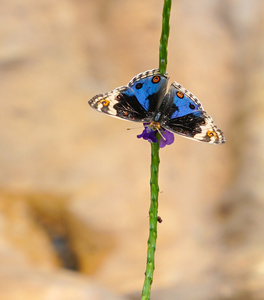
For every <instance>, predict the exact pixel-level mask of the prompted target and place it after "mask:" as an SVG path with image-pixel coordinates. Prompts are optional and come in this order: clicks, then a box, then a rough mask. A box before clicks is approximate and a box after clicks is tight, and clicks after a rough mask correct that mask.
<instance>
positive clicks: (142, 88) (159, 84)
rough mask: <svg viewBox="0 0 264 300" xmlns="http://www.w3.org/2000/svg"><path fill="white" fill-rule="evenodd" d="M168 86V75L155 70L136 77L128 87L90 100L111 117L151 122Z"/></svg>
mask: <svg viewBox="0 0 264 300" xmlns="http://www.w3.org/2000/svg"><path fill="white" fill-rule="evenodd" d="M167 84H168V78H167V76H166V75H163V76H162V75H161V74H160V72H159V70H158V69H153V70H149V71H146V72H144V73H140V74H138V75H137V76H135V77H134V78H133V79H132V80H131V81H130V82H129V83H128V85H127V86H122V87H119V88H116V89H114V90H113V91H111V92H109V93H105V94H101V95H97V96H95V97H93V98H92V99H91V100H89V104H90V106H91V107H92V108H94V109H96V110H98V111H100V112H103V113H106V114H109V115H111V116H114V117H117V118H121V119H125V120H130V121H136V122H150V121H151V120H152V118H153V115H154V113H155V111H156V110H157V108H158V105H159V103H160V102H161V101H162V99H163V97H164V95H165V93H166V88H167Z"/></svg>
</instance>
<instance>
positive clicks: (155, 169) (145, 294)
mask: <svg viewBox="0 0 264 300" xmlns="http://www.w3.org/2000/svg"><path fill="white" fill-rule="evenodd" d="M157 136H159V137H158V143H151V168H150V170H151V177H150V195H151V196H150V198H151V203H150V209H149V238H148V250H147V265H146V272H145V281H144V285H143V289H142V296H141V300H148V299H150V291H151V285H152V281H153V273H154V269H155V262H154V256H155V250H156V241H157V221H158V197H159V185H158V174H159V162H160V159H159V142H160V135H159V133H157Z"/></svg>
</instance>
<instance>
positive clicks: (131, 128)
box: [127, 126, 142, 130]
mask: <svg viewBox="0 0 264 300" xmlns="http://www.w3.org/2000/svg"><path fill="white" fill-rule="evenodd" d="M139 128H142V126H140V127H139V126H138V127H130V128H127V130H133V129H139Z"/></svg>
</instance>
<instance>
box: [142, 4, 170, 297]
mask: <svg viewBox="0 0 264 300" xmlns="http://www.w3.org/2000/svg"><path fill="white" fill-rule="evenodd" d="M170 10H171V0H164V5H163V13H162V30H161V37H160V48H159V70H160V73H161V74H162V75H163V74H164V73H165V72H166V69H167V55H168V51H167V47H168V39H169V31H170ZM156 136H157V138H158V143H151V167H150V170H151V177H150V200H151V203H150V208H149V238H148V250H147V265H146V272H145V280H144V285H143V289H142V295H141V300H149V299H150V292H151V285H152V281H153V273H154V270H155V251H156V242H157V222H158V197H159V184H158V175H159V163H160V159H159V149H160V146H159V145H160V134H159V133H157V135H156Z"/></svg>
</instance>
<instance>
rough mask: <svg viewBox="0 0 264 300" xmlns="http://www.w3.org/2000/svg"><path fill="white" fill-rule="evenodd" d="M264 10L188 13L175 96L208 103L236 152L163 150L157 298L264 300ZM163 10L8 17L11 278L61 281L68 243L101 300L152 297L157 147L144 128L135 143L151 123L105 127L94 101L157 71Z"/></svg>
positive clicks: (0, 116)
mask: <svg viewBox="0 0 264 300" xmlns="http://www.w3.org/2000/svg"><path fill="white" fill-rule="evenodd" d="M263 5H264V4H263V3H262V2H261V1H257V0H251V1H249V0H248V1H232V2H230V1H222V0H221V1H220V0H219V1H211V2H209V1H206V0H201V1H197V2H194V1H190V0H185V1H181V2H179V1H173V6H172V12H171V33H170V40H169V58H168V62H169V63H168V72H169V75H170V77H171V81H173V80H176V81H178V82H181V83H182V84H183V85H184V86H185V87H186V88H188V89H189V90H191V91H192V92H193V93H194V94H195V95H196V96H198V98H199V99H200V100H201V101H202V103H203V106H204V107H205V109H206V110H207V111H208V112H209V113H210V114H211V115H212V116H213V118H214V120H215V122H216V124H217V125H218V126H219V127H220V128H221V129H222V130H223V131H224V132H225V134H226V138H227V143H226V144H225V145H224V146H221V147H214V146H211V145H206V144H202V143H195V142H193V141H190V140H187V139H183V138H181V137H175V139H176V141H175V143H174V144H173V145H172V146H170V147H167V148H165V149H163V150H162V151H161V166H160V177H159V178H160V190H161V194H160V206H159V214H160V216H161V217H162V219H163V222H162V223H161V224H159V232H158V247H157V250H158V251H157V255H156V272H155V277H154V285H153V288H154V290H155V289H156V290H158V289H160V291H164V293H165V290H168V294H167V295H171V294H169V293H170V291H175V295H181V299H185V298H186V299H187V296H186V295H190V294H189V293H188V288H189V287H191V286H194V287H197V286H199V285H200V284H201V286H202V287H203V288H204V289H205V293H204V295H205V296H204V297H206V299H214V297H213V295H214V294H213V293H214V289H215V286H217V287H219V291H220V292H219V295H220V296H221V297H222V298H223V299H239V300H241V299H243V298H242V296H241V297H240V298H239V297H238V296H236V295H247V296H246V297H247V298H246V299H247V300H249V299H251V298H252V299H264V297H262V298H261V296H263V289H262V287H261V284H260V283H261V282H263V279H264V278H263V274H264V273H263V261H264V256H263V253H264V252H263V245H264V240H263V229H264V228H263V227H264V221H263V220H264V216H263V215H264V213H263V211H264V204H263V195H264V190H263V181H264V172H263V169H264V156H263V145H264V136H263V124H264V118H263V111H264V107H263V103H264V102H263V101H262V99H263V94H264V92H263V78H264V74H263V55H262V54H263V36H264V35H263V19H264V18H263V13H264V7H263ZM161 10H162V1H158V0H147V1H139V0H134V1H128V0H114V1H107V0H99V1H98V0H97V1H95V0H91V1H73V0H69V1H57V2H54V3H53V2H52V3H51V2H50V1H47V0H40V1H32V0H28V1H21V2H20V3H17V2H16V1H13V0H11V1H6V2H4V1H3V2H1V4H0V22H1V26H0V45H1V47H0V101H1V109H0V128H1V129H0V187H1V190H2V191H4V194H5V195H6V194H8V195H16V199H18V200H16V201H14V202H13V201H9V200H6V199H5V200H4V201H1V203H0V205H1V208H2V213H1V215H2V216H1V219H2V220H0V222H2V223H1V224H0V229H1V232H0V233H1V236H0V243H1V244H0V247H1V249H2V250H1V253H3V255H1V258H0V261H1V262H3V265H4V266H5V267H8V266H10V269H12V270H13V269H15V270H16V266H17V268H18V270H19V271H18V272H20V266H21V268H22V266H23V268H25V270H26V269H27V268H29V267H30V268H31V267H32V266H33V268H36V272H37V271H38V270H39V268H40V269H41V270H42V269H43V268H46V269H48V270H50V271H49V272H53V270H55V271H54V272H57V271H56V270H58V269H59V267H60V265H61V259H60V260H59V257H58V256H59V255H58V253H57V252H56V251H57V250H56V249H55V248H56V247H55V243H54V241H53V240H52V238H53V236H52V234H51V233H50V230H51V229H52V230H54V232H55V233H56V234H58V235H59V237H63V238H65V240H67V241H68V242H69V248H70V251H72V254H73V255H75V256H76V260H77V264H78V263H79V266H78V268H79V270H81V271H82V272H84V273H86V274H89V275H90V276H91V278H92V280H94V281H96V282H97V283H98V284H99V285H100V286H104V287H106V288H108V289H110V290H113V291H115V292H118V293H129V294H133V293H135V292H137V291H139V290H140V288H141V286H142V282H143V273H144V268H145V255H146V241H147V227H148V207H149V162H150V149H149V148H150V147H149V145H148V144H147V143H146V142H144V141H141V140H137V139H136V135H137V134H138V133H139V132H141V129H135V130H131V131H127V130H126V129H127V128H128V127H137V126H138V124H133V123H131V124H130V123H128V122H123V121H121V120H117V119H114V118H109V117H107V116H104V115H102V114H98V113H96V112H95V111H92V110H91V109H90V107H88V105H87V101H88V100H89V99H90V98H91V97H92V96H94V95H95V94H98V93H101V92H106V91H108V90H111V89H113V88H114V87H117V86H120V85H123V84H126V83H127V82H128V81H129V80H130V79H131V78H132V77H133V76H134V75H136V74H137V73H139V72H142V71H145V70H147V69H151V68H154V67H157V65H158V47H159V37H160V29H161V28H160V25H161ZM25 195H34V196H33V197H29V196H25ZM47 195H53V196H47ZM21 199H22V200H21ZM36 216H37V219H38V218H40V220H42V222H40V223H38V221H37V220H36V219H35V217H36ZM52 230H51V231H52ZM20 233H21V234H22V235H23V238H22V237H21V234H20ZM55 237H56V235H55ZM39 248H41V249H42V251H41V252H39V253H38V251H36V249H39ZM55 250H56V251H55ZM7 253H8V255H6V254H7ZM5 258H6V259H5ZM58 261H60V262H58ZM46 271H47V270H46ZM25 272H26V271H25ZM33 273H34V272H33ZM12 274H13V275H12ZM15 274H16V273H15V272H14V273H11V275H10V278H11V277H12V276H14V278H15V279H16V278H17V277H16V275H15ZM29 276H33V275H29ZM52 276H53V275H52ZM18 277H19V278H20V277H23V271H21V273H20V275H19V276H18ZM51 278H52V277H51ZM76 278H77V277H76ZM78 278H79V277H78ZM15 279H14V280H15ZM74 280H75V279H74ZM80 280H81V281H82V279H80ZM30 281H31V279H29V281H28V282H30ZM42 281H43V286H45V287H46V286H50V284H51V281H49V284H47V285H46V283H45V282H46V279H45V278H43V277H42V276H40V277H38V282H39V283H40V285H42ZM76 281H78V279H76ZM14 282H15V281H14ZM54 282H55V283H54V284H55V285H56V289H58V290H57V292H56V293H58V294H59V295H64V294H63V288H64V283H63V284H60V279H58V281H56V280H55V281H54ZM211 282H213V283H212V284H211ZM226 283H227V286H226ZM52 284H53V283H52ZM76 284H77V286H78V283H76ZM80 284H81V285H82V284H83V283H80ZM70 285H71V283H69V286H70ZM13 286H15V283H14V285H13ZM22 286H24V287H25V288H26V289H27V288H28V289H31V287H32V286H31V285H30V284H28V283H26V281H21V283H20V288H21V289H22ZM51 286H52V285H51ZM82 286H83V285H82ZM222 286H225V288H224V292H221V290H222V288H221V287H222ZM53 287H54V285H53ZM206 287H208V290H206ZM50 288H51V289H52V287H50ZM2 289H3V291H5V294H3V293H2V291H1V290H2ZM33 289H34V287H33ZM43 289H46V288H43ZM69 289H70V287H69ZM194 290H195V289H194ZM7 291H8V289H7V288H6V289H5V286H3V284H2V285H1V286H0V299H1V295H5V296H6V298H2V299H11V298H7V297H8V292H7ZM230 291H231V292H230ZM154 292H155V291H154ZM51 293H52V292H51ZM56 293H55V294H51V295H52V296H50V298H49V299H57V298H56ZM60 293H61V294H60ZM221 293H222V294H221ZM12 295H13V294H11V296H12ZM32 295H33V296H36V292H32ZM54 295H55V296H54ZM153 295H154V297H155V294H153ZM156 295H158V297H159V295H160V294H156ZM259 295H260V296H259ZM27 296H28V298H27V299H30V297H29V294H27ZM33 296H32V299H36V298H33ZM220 296H219V297H220ZM17 297H18V296H17ZM52 297H53V298H52ZM54 297H55V298H54ZM61 297H62V296H61ZM80 297H81V296H80ZM109 297H110V296H109ZM168 297H169V296H168ZM170 297H173V296H170ZM184 297H185V298H184ZM190 297H191V296H190ZM228 297H229V298H228ZM232 297H233V298H232ZM235 297H238V298H235ZM258 297H259V298H258ZM14 299H20V298H14ZM21 299H22V298H21ZM43 299H44V298H43ZM58 299H60V298H58ZM80 299H81V298H80ZM107 299H108V298H107ZM109 299H111V298H109ZM172 299H173V298H172Z"/></svg>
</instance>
